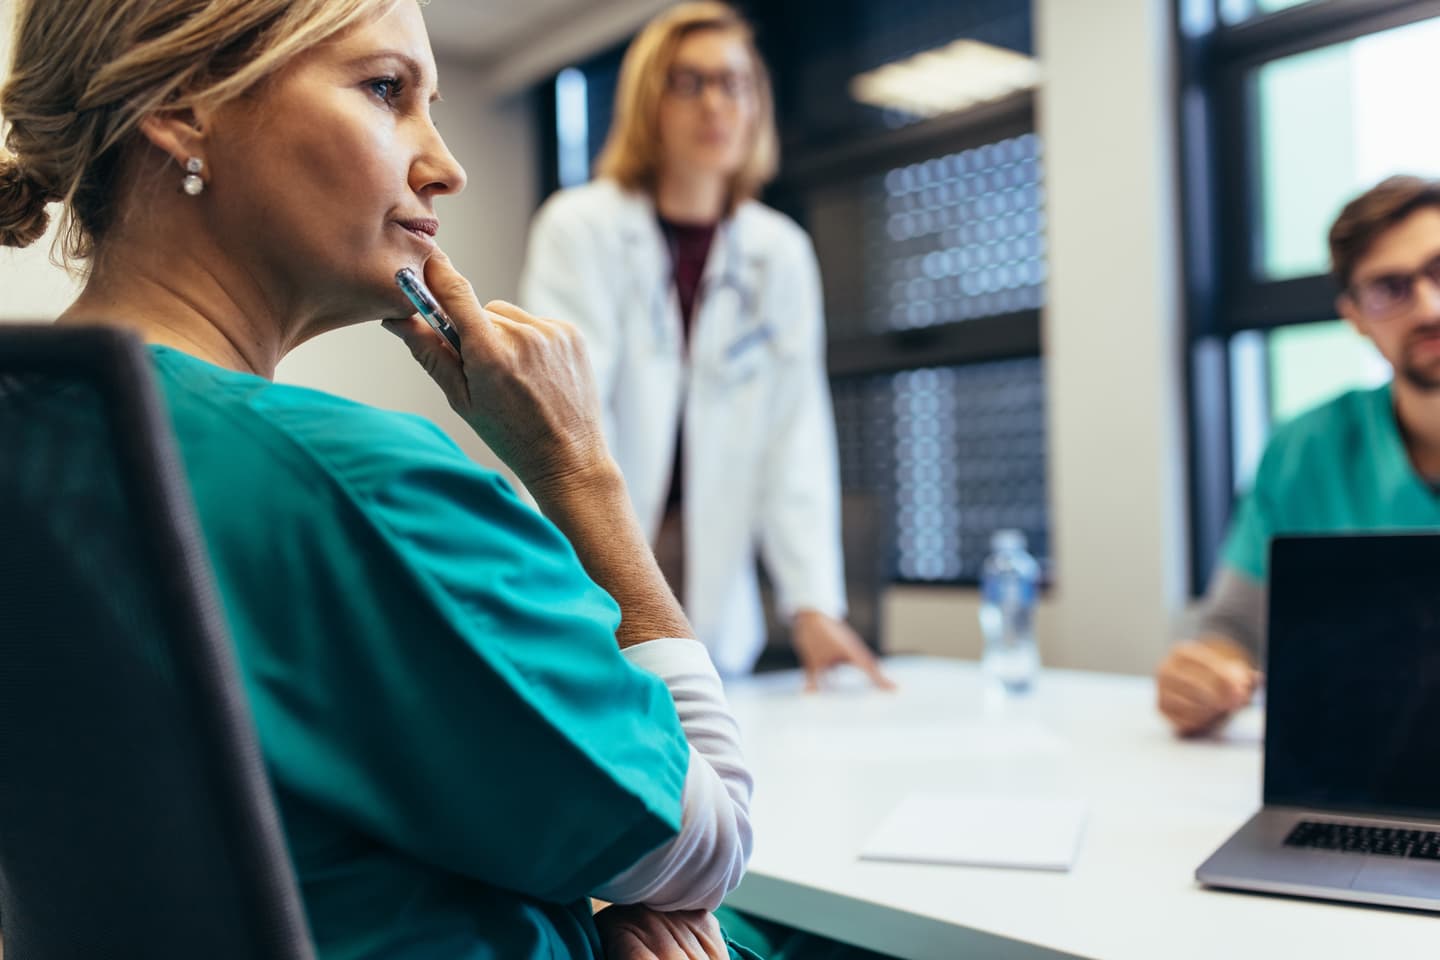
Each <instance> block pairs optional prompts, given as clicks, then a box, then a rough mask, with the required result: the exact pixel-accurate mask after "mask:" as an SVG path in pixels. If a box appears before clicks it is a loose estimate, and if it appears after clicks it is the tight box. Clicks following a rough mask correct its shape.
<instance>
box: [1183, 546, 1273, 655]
mask: <svg viewBox="0 0 1440 960" xmlns="http://www.w3.org/2000/svg"><path fill="white" fill-rule="evenodd" d="M1268 600H1269V590H1268V589H1267V588H1266V586H1265V584H1264V583H1263V582H1262V581H1259V580H1252V579H1251V578H1250V577H1247V576H1246V575H1245V574H1243V573H1240V572H1239V571H1238V570H1235V569H1234V568H1232V567H1228V566H1223V565H1222V566H1220V567H1219V568H1217V569H1216V571H1215V576H1214V577H1213V578H1212V579H1211V581H1210V589H1209V590H1208V591H1207V592H1206V594H1205V602H1204V605H1203V607H1202V609H1201V612H1200V625H1199V626H1200V633H1218V634H1220V635H1221V636H1225V637H1229V638H1230V639H1231V640H1234V641H1235V642H1236V643H1238V644H1239V645H1240V646H1242V647H1244V648H1245V650H1246V651H1247V652H1248V653H1249V654H1250V656H1251V657H1252V658H1254V660H1255V663H1256V664H1261V663H1264V660H1265V610H1266V606H1267V603H1268Z"/></svg>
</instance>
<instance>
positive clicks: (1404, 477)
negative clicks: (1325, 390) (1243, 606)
mask: <svg viewBox="0 0 1440 960" xmlns="http://www.w3.org/2000/svg"><path fill="white" fill-rule="evenodd" d="M1434 527H1440V493H1437V492H1436V491H1435V490H1434V489H1433V488H1432V487H1431V486H1430V484H1428V483H1427V482H1426V481H1425V480H1424V479H1422V478H1421V477H1420V475H1419V474H1417V473H1416V472H1415V468H1414V466H1413V465H1412V464H1411V463H1410V457H1409V455H1408V454H1407V453H1406V452H1405V443H1404V440H1403V439H1402V438H1401V436H1400V427H1399V424H1398V422H1397V421H1396V419H1395V404H1394V400H1393V398H1392V396H1391V392H1390V385H1389V384H1386V385H1385V386H1383V387H1378V388H1376V389H1373V390H1352V391H1350V392H1349V393H1346V394H1343V395H1342V396H1339V397H1337V398H1335V399H1334V400H1332V401H1330V402H1329V403H1326V404H1323V405H1321V406H1319V407H1316V408H1315V409H1314V410H1311V411H1308V412H1307V413H1304V414H1302V415H1300V416H1299V417H1297V418H1295V419H1294V420H1292V421H1291V422H1290V423H1288V424H1286V425H1285V426H1283V427H1281V428H1280V429H1278V430H1276V431H1275V434H1274V436H1273V437H1272V438H1271V439H1270V443H1269V444H1268V445H1267V446H1266V448H1265V455H1264V457H1263V458H1262V459H1261V461H1260V469H1259V470H1258V471H1257V472H1256V474H1255V484H1254V486H1253V487H1252V488H1251V490H1250V493H1249V495H1248V496H1246V497H1245V498H1244V500H1243V501H1242V502H1241V504H1240V508H1239V510H1238V511H1237V512H1236V514H1235V518H1234V520H1233V521H1232V522H1231V525H1230V535H1229V538H1228V539H1227V541H1226V544H1225V550H1224V562H1225V564H1226V565H1227V566H1229V567H1231V568H1233V569H1235V570H1237V571H1239V572H1240V573H1243V574H1245V575H1246V576H1249V577H1251V578H1252V579H1255V580H1259V581H1262V582H1263V581H1264V580H1265V578H1266V573H1267V567H1268V564H1269V560H1270V556H1269V553H1270V539H1271V538H1272V537H1274V536H1276V535H1278V534H1284V533H1327V532H1348V531H1360V530H1371V531H1379V530H1414V529H1423V528H1434Z"/></svg>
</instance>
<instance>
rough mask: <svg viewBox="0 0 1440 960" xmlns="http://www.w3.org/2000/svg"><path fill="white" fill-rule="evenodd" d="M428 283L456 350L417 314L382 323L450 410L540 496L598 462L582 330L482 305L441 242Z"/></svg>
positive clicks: (600, 454)
mask: <svg viewBox="0 0 1440 960" xmlns="http://www.w3.org/2000/svg"><path fill="white" fill-rule="evenodd" d="M425 283H426V285H427V286H428V287H429V288H430V290H431V292H432V293H434V294H435V298H436V299H437V300H439V301H440V305H441V306H442V307H444V308H445V311H446V313H448V314H449V315H450V319H451V321H452V322H453V323H454V325H455V329H456V331H457V332H458V333H459V335H460V356H456V355H455V351H454V350H452V349H451V348H450V345H449V344H448V343H447V342H446V341H445V339H444V338H443V337H441V336H440V334H438V333H436V332H435V331H434V330H432V329H431V328H430V326H429V325H428V324H427V323H425V321H424V320H423V319H422V318H420V317H419V316H412V317H409V318H406V319H404V320H387V321H385V329H387V330H389V331H390V332H391V333H394V334H395V335H396V336H398V337H400V339H402V340H404V341H405V344H406V345H407V346H408V347H409V348H410V352H411V354H412V355H414V357H415V359H416V360H417V361H419V363H420V365H421V366H422V367H424V368H425V372H426V373H428V374H430V376H431V377H432V378H433V379H434V380H435V382H436V383H438V384H439V385H440V387H441V389H442V390H444V391H445V398H446V400H448V401H449V403H450V406H451V408H453V409H454V410H455V412H456V413H458V414H460V416H461V417H463V418H464V419H465V422H466V423H468V424H469V425H470V426H471V428H473V429H474V430H475V432H476V433H477V434H479V436H480V439H481V440H483V441H485V444H486V445H487V446H488V447H489V448H490V449H491V450H493V451H494V452H495V454H496V456H498V457H499V458H500V459H501V460H503V461H504V462H505V464H506V465H507V466H509V467H510V469H511V470H514V471H515V475H516V476H517V477H519V478H520V482H521V483H523V484H525V486H526V487H528V488H530V489H531V491H532V493H535V494H536V496H537V497H539V496H540V495H541V494H540V491H539V490H537V489H536V488H537V487H538V488H542V489H543V488H545V487H547V486H554V485H556V484H562V483H565V482H567V480H569V479H570V478H572V477H583V476H585V475H587V474H588V473H590V472H591V471H594V470H597V469H602V468H604V467H605V466H606V465H607V464H608V463H609V453H608V452H607V451H606V449H605V441H604V437H603V435H602V433H601V429H600V403H599V398H598V397H597V395H596V391H595V382H594V379H593V377H592V375H591V371H590V363H589V361H588V359H587V358H586V356H585V345H584V342H583V340H582V338H581V336H580V333H579V331H578V330H577V329H576V328H575V327H574V326H573V325H571V324H569V323H566V322H564V321H561V320H547V319H542V318H540V317H533V316H531V315H530V314H528V313H526V312H525V311H524V310H521V309H520V308H519V307H517V306H515V305H514V304H510V303H505V302H504V301H501V300H493V301H491V302H490V303H487V304H485V305H484V306H483V307H482V306H481V305H480V302H479V300H478V299H477V298H476V296H475V290H474V288H473V287H471V286H470V282H469V281H468V280H466V279H465V278H464V277H463V276H461V275H460V274H459V273H458V272H456V270H455V268H454V266H453V265H452V264H451V263H450V258H449V257H447V256H445V254H444V253H441V252H440V251H438V250H437V251H436V252H435V253H434V254H433V255H432V256H431V257H430V260H429V262H427V263H426V265H425Z"/></svg>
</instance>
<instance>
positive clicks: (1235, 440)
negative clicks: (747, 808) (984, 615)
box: [0, 0, 1440, 673]
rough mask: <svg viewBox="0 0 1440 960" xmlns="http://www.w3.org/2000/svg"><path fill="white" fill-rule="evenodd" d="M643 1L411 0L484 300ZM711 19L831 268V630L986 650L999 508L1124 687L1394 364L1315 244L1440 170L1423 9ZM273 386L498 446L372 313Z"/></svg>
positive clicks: (448, 204)
mask: <svg viewBox="0 0 1440 960" xmlns="http://www.w3.org/2000/svg"><path fill="white" fill-rule="evenodd" d="M666 5H667V4H665V3H661V2H656V0H613V2H594V0H523V2H522V0H432V2H431V3H430V4H429V5H428V6H427V7H426V14H425V15H426V18H427V20H428V21H429V24H430V29H431V36H432V40H433V42H434V45H435V49H436V54H437V58H438V60H439V64H440V72H441V86H442V88H443V90H444V93H445V101H444V102H443V103H442V104H440V105H438V106H437V108H436V116H437V119H438V120H439V122H440V124H441V128H442V132H443V133H444V135H445V137H446V139H447V140H448V142H449V143H450V146H451V148H452V149H453V150H454V152H455V153H456V155H457V156H458V157H459V158H460V160H461V162H462V163H464V164H465V166H466V168H467V170H468V172H469V174H470V185H469V187H468V188H467V189H466V191H465V192H464V194H462V195H461V196H459V197H457V198H453V199H448V200H446V201H444V202H443V203H442V204H441V206H440V216H441V218H442V220H443V223H444V226H443V232H442V242H443V244H444V246H445V248H446V249H447V251H448V252H449V254H450V255H451V257H452V258H453V259H454V260H455V262H456V263H457V265H458V266H459V267H460V269H461V270H462V271H463V272H464V273H466V274H467V275H468V276H469V277H470V279H471V281H472V282H473V283H474V285H475V287H476V288H477V290H478V291H480V293H481V296H482V297H485V298H488V297H500V298H507V299H513V298H514V297H515V296H516V287H517V280H518V275H519V271H520V267H521V261H522V258H523V254H524V244H525V238H526V233H527V229H528V225H529V221H530V218H531V216H532V215H533V213H534V211H535V209H536V208H537V207H538V206H539V204H540V203H541V202H542V201H543V200H544V198H545V197H546V196H548V195H549V193H551V192H552V191H554V190H556V189H558V188H560V187H562V186H568V185H572V184H577V183H581V182H584V181H585V180H586V179H588V178H589V176H590V166H591V162H592V161H593V159H594V157H595V154H596V153H597V152H598V150H599V148H600V145H601V144H602V143H603V141H604V137H605V133H606V130H607V128H608V125H609V120H610V110H611V104H612V99H613V92H614V85H615V81H616V76H617V72H618V67H619V62H620V57H621V54H622V53H623V50H624V46H625V44H626V42H627V41H628V40H629V38H630V37H631V36H633V34H634V33H635V31H636V30H637V29H638V28H639V26H640V25H641V24H643V23H644V21H645V20H646V19H648V18H649V17H650V16H652V15H653V14H654V13H655V12H657V11H658V10H660V9H662V8H664V7H665V6H666ZM736 5H737V6H738V7H739V8H740V9H741V10H742V11H743V12H744V13H745V14H746V15H747V16H748V17H749V18H750V19H751V20H752V21H753V22H754V24H755V26H756V28H757V31H758V39H759V42H760V45H761V47H762V51H763V53H764V54H765V56H766V58H767V60H768V62H769V65H770V68H771V71H772V75H773V80H774V84H775V89H776V96H777V105H778V115H779V124H780V131H781V137H782V144H783V146H782V166H781V172H780V176H779V178H778V179H777V181H776V182H775V183H774V184H773V185H772V187H771V189H770V190H769V192H768V193H767V195H766V198H765V199H766V200H767V202H769V203H770V204H772V205H773V206H775V207H777V208H779V209H780V210H782V211H784V212H786V213H787V214H789V215H790V216H792V217H794V218H795V219H796V220H798V221H799V222H800V223H801V225H802V226H804V227H805V228H806V229H807V230H808V231H809V232H810V234H811V236H812V237H813V238H814V241H815V244H816V248H817V252H818V254H819V258H820V263H821V269H822V272H823V275H824V281H825V294H826V301H827V320H828V325H829V338H830V348H829V362H830V374H831V379H832V389H833V394H834V401H835V413H836V418H837V424H838V429H839V437H840V445H841V468H842V474H843V484H844V494H845V495H844V503H845V540H846V559H847V567H848V577H849V580H850V588H849V589H850V598H851V605H852V619H853V622H854V623H855V625H856V627H857V628H858V629H860V631H861V632H862V633H863V634H865V635H866V636H867V638H868V639H870V640H871V641H872V642H875V643H878V644H879V645H881V646H882V647H883V648H884V649H886V650H887V651H890V652H903V651H919V652H928V653H936V654H944V655H953V656H964V657H974V656H977V655H978V652H979V648H980V632H979V626H978V623H977V619H976V613H977V609H978V605H979V604H978V597H977V595H976V590H975V583H976V581H977V578H978V574H979V564H980V562H981V560H982V559H983V558H984V555H985V553H986V552H987V549H988V540H989V536H990V534H991V532H993V531H994V530H996V529H998V528H1005V527H1014V528H1019V529H1021V530H1023V531H1025V532H1026V534H1027V536H1028V538H1029V542H1030V546H1031V550H1032V552H1034V553H1035V554H1036V555H1037V557H1039V558H1040V560H1041V562H1042V564H1043V566H1044V569H1045V571H1046V580H1047V588H1046V592H1045V596H1044V599H1043V600H1042V603H1041V607H1040V614H1039V624H1038V629H1039V636H1040V643H1041V653H1042V657H1043V659H1044V660H1045V661H1046V662H1047V663H1048V664H1050V665H1054V666H1064V667H1082V668H1093V669H1104V670H1116V671H1122V672H1135V673H1145V672H1149V671H1150V670H1151V669H1152V668H1153V666H1154V665H1155V663H1156V662H1157V661H1158V660H1159V658H1160V656H1161V655H1162V652H1163V650H1164V648H1165V647H1166V645H1167V644H1168V643H1169V642H1170V641H1171V640H1172V639H1173V638H1174V637H1176V636H1177V635H1179V634H1180V633H1182V632H1183V631H1184V629H1185V618H1186V615H1187V613H1188V611H1189V610H1190V609H1191V607H1192V605H1193V603H1194V601H1195V598H1196V597H1197V595H1198V594H1199V593H1200V592H1201V591H1203V588H1204V585H1205V580H1206V578H1207V576H1208V573H1209V570H1210V569H1211V566H1212V564H1213V562H1214V559H1215V556H1216V553H1217V550H1218V548H1219V545H1220V541H1221V538H1222V536H1223V533H1224V529H1225V523H1226V520H1227V519H1228V516H1229V513H1230V510H1231V507H1232V504H1233V501H1234V498H1235V495H1236V493H1237V492H1239V491H1243V490H1244V488H1245V487H1246V486H1247V485H1248V483H1249V478H1250V476H1251V475H1252V473H1253V471H1254V469H1255V466H1256V462H1257V459H1258V456H1259V453H1260V451H1261V449H1262V448H1263V445H1264V442H1265V440H1266V438H1267V436H1268V435H1269V433H1270V431H1271V430H1272V429H1273V427H1274V426H1275V425H1276V424H1279V423H1281V422H1283V421H1285V420H1286V419H1288V418H1289V417H1292V416H1294V415H1295V414H1296V413H1297V412H1299V411H1301V410H1303V409H1305V408H1307V407H1309V406H1312V405H1314V404H1315V403H1318V402H1320V401H1322V400H1325V399H1328V398H1329V397H1331V396H1334V395H1335V394H1336V393H1338V392H1340V391H1342V390H1345V389H1348V388H1350V387H1353V386H1359V385H1366V384H1372V383H1378V382H1381V381H1383V380H1384V379H1386V378H1387V377H1388V376H1389V370H1388V368H1387V367H1386V366H1385V364H1384V362H1383V361H1381V360H1380V359H1379V357H1378V355H1376V354H1375V352H1374V351H1373V350H1372V349H1370V348H1369V347H1368V345H1367V344H1365V342H1364V341H1362V340H1361V339H1360V338H1358V337H1357V336H1356V335H1354V334H1353V333H1351V332H1350V331H1349V330H1348V329H1347V328H1346V327H1345V326H1344V325H1343V324H1342V323H1340V322H1339V321H1337V320H1336V319H1335V314H1334V306H1333V300H1334V296H1335V290H1334V286H1333V284H1332V283H1331V281H1330V280H1329V278H1328V277H1327V276H1326V275H1325V274H1326V247H1325V233H1326V230H1327V228H1328V225H1329V223H1330V221H1331V220H1332V219H1333V217H1334V216H1335V214H1336V213H1337V212H1338V210H1339V208H1340V206H1341V204H1342V203H1343V202H1344V200H1346V199H1348V198H1349V197H1350V196H1351V195H1353V194H1354V193H1356V192H1358V191H1359V190H1361V189H1363V188H1364V187H1367V186H1369V185H1371V184H1372V183H1374V182H1375V181H1377V180H1379V179H1380V178H1382V177H1383V176H1385V175H1387V174H1390V173H1395V172H1408V173H1416V174H1421V175H1428V176H1440V125H1437V124H1436V123H1435V122H1434V121H1433V111H1434V107H1433V99H1434V91H1435V90H1437V89H1440V2H1430V0H1407V2H1397V0H1033V2H1026V0H906V2H904V3H894V2H891V0H825V2H819V0H768V2H767V0H754V2H748V3H747V2H739V3H737V4H736ZM12 7H13V0H0V23H3V24H4V25H5V26H6V35H5V37H4V38H3V39H0V60H3V61H8V50H9V38H8V24H9V20H10V15H11V11H12ZM256 162H257V163H261V164H263V163H264V162H265V158H264V157H257V158H256ZM275 173H276V175H277V176H284V175H285V172H284V171H283V170H276V171H275ZM49 246H50V244H49V242H48V239H47V240H46V241H42V242H41V243H38V244H36V245H35V246H34V247H32V248H29V249H26V250H23V251H9V250H6V251H0V322H3V321H25V320H46V319H49V318H52V317H54V316H55V315H56V314H57V313H58V312H59V311H60V310H62V309H63V308H64V307H65V305H66V304H67V303H68V301H69V299H70V298H71V297H72V296H73V293H74V290H75V283H76V281H75V279H74V278H71V277H68V276H66V274H65V273H64V272H63V271H61V270H60V269H59V268H58V267H56V266H54V265H53V264H52V263H51V261H50V257H49ZM522 306H523V304H522ZM280 379H283V380H287V381H291V382H297V383H304V384H307V385H310V386H315V387H319V388H322V389H327V390H331V391H334V392H337V393H340V394H344V395H347V396H351V397H354V398H356V399H360V400H363V401H366V402H370V403H374V404H377V405H381V406H386V407H391V408H396V409H403V410H409V411H414V412H419V413H422V414H425V415H426V416H429V417H432V418H433V419H435V420H436V421H437V422H439V423H441V425H442V426H444V427H445V428H446V429H447V430H449V431H450V432H451V433H452V435H454V436H455V438H456V439H457V441H459V442H460V443H461V445H462V446H464V447H465V448H466V449H467V450H468V451H470V452H471V453H472V454H473V455H474V456H476V457H477V458H479V459H482V460H486V461H487V462H492V463H493V458H491V457H490V455H489V453H488V451H486V450H484V449H483V447H482V446H481V445H480V444H479V443H478V441H476V440H475V439H474V437H473V435H471V434H470V432H469V431H468V429H467V428H465V427H464V426H463V424H461V423H460V421H459V420H458V419H457V418H455V417H454V416H453V415H452V414H451V413H450V412H449V410H448V409H447V408H446V407H445V404H444V402H443V400H442V398H441V397H440V395H439V393H438V391H436V390H435V389H434V387H433V385H432V384H431V383H430V381H429V380H428V379H427V378H426V377H425V376H424V374H423V373H422V372H421V371H420V370H419V369H418V368H416V367H415V366H414V365H413V364H412V363H411V362H410V360H409V357H408V354H407V353H406V351H405V349H404V347H403V346H402V345H401V344H400V343H399V342H398V341H395V340H394V339H393V338H391V337H389V336H388V335H387V334H385V333H384V332H383V331H381V330H380V329H379V327H378V325H375V324H367V325H364V326H361V327H356V328H353V329H350V330H346V331H342V332H339V333H336V334H333V335H329V336H326V337H323V338H321V339H320V340H318V341H314V342H312V343H310V344H308V345H306V346H305V347H303V348H301V349H300V350H299V351H297V352H296V353H295V354H293V355H292V356H291V357H290V358H289V359H287V360H286V362H285V364H284V365H282V367H281V370H280ZM3 456H4V453H3V451H0V457H3ZM776 639H777V642H775V643H773V644H772V646H773V647H774V648H775V650H774V656H773V657H771V658H770V660H771V662H774V663H782V662H784V657H785V648H784V644H783V639H782V638H776Z"/></svg>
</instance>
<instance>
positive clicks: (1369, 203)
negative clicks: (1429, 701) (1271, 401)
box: [1157, 177, 1440, 735]
mask: <svg viewBox="0 0 1440 960" xmlns="http://www.w3.org/2000/svg"><path fill="white" fill-rule="evenodd" d="M1330 255H1331V266H1332V271H1333V273H1334V276H1335V279H1336V281H1337V282H1338V283H1339V285H1340V290H1341V293H1340V296H1339V298H1338V300H1337V301H1336V306H1337V308H1338V309H1339V311H1340V314H1341V316H1343V317H1344V318H1345V319H1346V320H1347V321H1349V322H1350V324H1351V325H1352V326H1353V327H1354V328H1355V329H1356V330H1357V331H1359V332H1360V333H1361V334H1362V335H1364V336H1365V337H1367V338H1368V339H1369V340H1370V341H1371V342H1372V343H1374V344H1375V346H1376V348H1377V349H1378V350H1379V351H1380V353H1381V355H1382V356H1384V358H1385V359H1386V360H1387V361H1388V362H1389V363H1390V365H1391V367H1392V368H1393V369H1394V372H1395V375H1394V378H1393V379H1392V381H1391V382H1390V383H1388V384H1386V385H1385V386H1383V387H1379V388H1377V389H1373V390H1353V391H1351V392H1349V393H1346V394H1344V395H1343V396H1341V397H1337V398H1336V399H1334V400H1332V401H1330V402H1329V403H1326V404H1324V405H1322V406H1320V407H1317V408H1316V409H1314V410H1311V411H1309V412H1308V413H1306V414H1304V415H1302V416H1300V417H1298V418H1296V419H1295V420H1294V421H1292V422H1290V423H1289V424H1286V425H1285V426H1283V427H1281V428H1280V429H1279V430H1277V431H1276V432H1275V434H1274V436H1273V437H1272V438H1271V440H1270V443H1269V445H1268V446H1267V447H1266V449H1265V455H1264V458H1263V459H1262V460H1261V463H1260V469H1259V471H1258V472H1257V473H1256V475H1255V483H1254V486H1253V487H1252V489H1251V491H1250V493H1249V495H1248V496H1247V497H1246V498H1245V499H1244V501H1243V502H1242V503H1241V504H1240V507H1239V510H1238V512H1237V513H1236V515H1235V517H1234V520H1233V521H1232V523H1231V526H1230V535H1229V538H1228V540H1227V541H1226V544H1225V550H1224V554H1223V559H1222V561H1221V566H1220V568H1219V569H1218V570H1217V571H1216V573H1215V577H1214V579H1213V581H1212V583H1211V587H1210V592H1209V594H1208V596H1207V597H1206V600H1205V606H1204V613H1203V615H1202V619H1201V626H1200V630H1199V633H1198V635H1197V636H1196V637H1195V638H1194V639H1192V640H1188V641H1186V642H1184V643H1181V644H1178V645H1177V646H1176V647H1175V648H1174V649H1173V650H1172V651H1171V652H1170V654H1169V656H1167V657H1166V659H1165V661H1164V662H1163V663H1162V664H1161V665H1160V669H1159V672H1158V676H1157V681H1158V698H1159V706H1160V711H1161V712H1162V713H1163V714H1164V715H1165V717H1166V718H1167V719H1168V720H1169V721H1170V722H1171V724H1172V725H1173V726H1174V727H1175V729H1176V731H1177V732H1179V733H1181V734H1185V735H1190V734H1198V733H1204V732H1207V731H1209V730H1212V729H1214V728H1215V727H1216V726H1217V725H1219V724H1220V723H1221V722H1223V721H1224V720H1225V719H1226V718H1227V717H1228V716H1229V715H1230V714H1231V713H1232V712H1233V711H1234V710H1236V709H1238V708H1239V707H1241V706H1243V705H1244V704H1245V703H1247V702H1248V701H1249V700H1250V697H1251V695H1252V694H1253V693H1254V690H1255V684H1256V683H1257V681H1258V679H1259V674H1258V671H1257V665H1258V664H1259V663H1260V662H1261V658H1262V641H1263V631H1264V622H1265V620H1264V611H1265V599H1266V588H1265V582H1266V576H1267V570H1266V563H1267V560H1268V551H1269V544H1270V539H1271V538H1272V537H1274V536H1276V535H1277V534H1282V533H1319V532H1326V531H1351V530H1398V529H1415V528H1425V527H1432V528H1433V527H1440V182H1437V181H1430V180H1422V179H1419V178H1417V177H1391V178H1390V179H1388V180H1385V181H1384V182H1382V183H1380V184H1379V185H1377V186H1375V187H1374V188H1372V189H1370V190H1369V191H1367V192H1366V193H1364V194H1362V195H1361V196H1359V197H1357V198H1356V199H1354V200H1352V201H1351V202H1350V203H1349V204H1348V205H1347V206H1346V207H1345V209H1344V210H1343V211H1341V213H1340V216H1339V218H1338V219H1336V221H1335V224H1334V226H1333V227H1331V230H1330Z"/></svg>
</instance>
